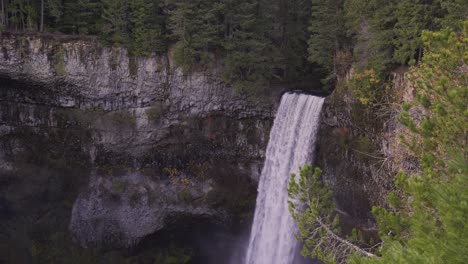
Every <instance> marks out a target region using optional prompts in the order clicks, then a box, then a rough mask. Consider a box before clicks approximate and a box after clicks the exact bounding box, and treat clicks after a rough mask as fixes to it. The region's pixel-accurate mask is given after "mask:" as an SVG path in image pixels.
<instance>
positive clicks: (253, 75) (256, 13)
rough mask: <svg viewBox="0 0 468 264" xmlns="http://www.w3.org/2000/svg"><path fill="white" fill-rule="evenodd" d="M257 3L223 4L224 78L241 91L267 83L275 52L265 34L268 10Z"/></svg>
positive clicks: (245, 0)
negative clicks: (224, 8) (224, 16)
mask: <svg viewBox="0 0 468 264" xmlns="http://www.w3.org/2000/svg"><path fill="white" fill-rule="evenodd" d="M260 4H261V3H260V2H259V1H255V0H252V1H250V0H243V1H241V2H240V3H239V2H235V1H232V0H229V1H227V5H226V8H227V10H226V28H227V30H226V36H225V38H224V42H223V47H224V48H225V49H226V53H227V54H226V60H225V67H226V70H225V79H226V80H227V81H228V82H230V83H232V84H234V86H235V87H236V89H237V90H238V91H241V92H250V93H257V92H259V91H261V90H262V89H263V88H265V87H267V86H268V85H269V83H270V80H271V77H272V70H273V60H274V58H275V57H276V56H277V54H278V53H277V50H276V49H275V47H274V45H273V43H272V41H271V39H269V37H268V33H271V30H273V27H272V25H271V21H272V20H269V17H271V13H270V12H268V10H265V9H262V8H261V5H260ZM268 21H269V22H268Z"/></svg>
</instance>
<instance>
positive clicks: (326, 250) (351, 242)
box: [288, 165, 374, 263]
mask: <svg viewBox="0 0 468 264" xmlns="http://www.w3.org/2000/svg"><path fill="white" fill-rule="evenodd" d="M299 172H300V173H299V179H296V175H295V174H292V175H291V178H290V180H289V186H288V196H289V201H288V205H289V211H290V212H291V215H292V217H293V219H294V220H295V221H296V222H297V224H298V229H299V232H298V234H297V235H296V237H297V239H298V240H299V242H301V243H302V244H303V246H302V251H301V254H302V255H303V256H304V257H308V256H310V257H311V258H318V259H320V260H322V261H324V262H325V263H337V262H339V263H342V262H343V261H344V260H346V258H347V257H348V256H349V255H350V254H353V253H357V254H360V255H363V256H366V257H373V256H374V254H373V253H372V252H370V251H368V250H365V249H363V248H361V247H360V246H359V243H360V242H359V241H358V240H357V235H355V236H354V238H343V237H342V236H341V231H340V227H339V219H338V215H337V214H336V213H335V212H334V210H335V206H334V203H333V201H332V199H331V196H332V193H331V191H330V188H329V187H328V185H327V184H324V183H323V182H322V181H321V179H320V174H321V171H320V169H318V168H315V170H314V173H313V174H312V169H311V166H310V165H305V166H304V167H302V168H299ZM356 242H358V243H356Z"/></svg>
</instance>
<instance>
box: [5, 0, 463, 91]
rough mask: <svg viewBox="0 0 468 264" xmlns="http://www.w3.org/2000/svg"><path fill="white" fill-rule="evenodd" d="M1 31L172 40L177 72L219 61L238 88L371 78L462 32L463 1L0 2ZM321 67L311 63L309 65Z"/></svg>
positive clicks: (140, 42)
mask: <svg viewBox="0 0 468 264" xmlns="http://www.w3.org/2000/svg"><path fill="white" fill-rule="evenodd" d="M0 4H1V10H0V31H4V30H6V31H26V32H36V31H40V32H61V33H65V34H79V35H96V36H99V37H100V38H101V39H102V40H103V42H105V43H107V44H109V45H122V46H124V47H127V48H129V50H130V53H131V54H132V55H134V56H150V55H151V54H162V53H165V52H166V51H167V49H168V47H169V46H170V45H172V44H175V50H174V56H175V59H176V62H177V63H178V64H180V65H181V66H182V67H183V68H184V69H186V70H190V69H195V68H198V69H199V68H203V67H204V66H205V65H206V64H207V63H210V62H213V61H215V60H217V59H219V58H222V61H223V62H224V63H223V64H224V67H223V68H224V77H225V78H224V79H225V80H226V81H227V82H229V83H232V84H233V85H235V86H236V87H237V88H240V89H241V90H255V88H257V89H258V88H265V87H268V86H270V84H272V83H275V82H276V83H277V82H295V83H300V82H301V80H309V81H310V80H311V77H312V79H313V78H317V74H318V75H319V76H321V77H326V78H324V80H323V81H324V82H325V83H326V84H328V87H331V86H330V84H333V82H334V80H335V79H336V76H337V74H338V73H341V72H340V71H342V70H346V69H347V67H349V65H350V63H351V62H352V61H353V58H354V61H358V62H359V63H357V64H356V65H359V67H358V69H357V70H358V71H365V70H369V69H373V70H375V72H376V73H377V74H378V75H381V77H385V73H386V72H387V71H388V70H389V69H391V68H393V67H394V66H395V65H405V64H413V63H415V62H418V61H420V60H421V57H422V55H423V52H422V42H421V39H420V35H421V32H422V31H423V30H426V29H427V30H437V29H441V28H444V27H450V28H453V29H455V30H460V29H461V23H460V21H461V20H462V19H465V18H466V17H467V14H468V7H467V5H466V4H464V1H463V0H424V1H423V0H420V1H412V0H403V1H401V0H391V1H387V0H385V1H384V0H324V1H317V0H311V1H308V0H307V1H304V0H293V1H285V0H275V1H272V2H267V1H265V0H190V1H188V0H168V1H163V0H135V1H127V0H112V1H110V0H1V1H0ZM317 66H319V67H317Z"/></svg>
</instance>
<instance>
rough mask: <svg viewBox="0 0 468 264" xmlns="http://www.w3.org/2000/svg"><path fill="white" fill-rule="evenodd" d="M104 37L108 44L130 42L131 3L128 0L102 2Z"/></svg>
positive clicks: (106, 0) (103, 0)
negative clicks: (129, 19) (129, 17)
mask: <svg viewBox="0 0 468 264" xmlns="http://www.w3.org/2000/svg"><path fill="white" fill-rule="evenodd" d="M102 4H103V12H102V18H103V19H104V21H105V22H104V24H103V30H102V31H103V37H104V39H105V40H106V41H107V42H110V43H120V44H124V43H125V44H126V43H127V42H128V38H129V37H128V34H129V32H128V22H127V20H128V16H129V14H128V13H129V3H128V1H127V0H102Z"/></svg>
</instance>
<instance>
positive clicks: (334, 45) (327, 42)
mask: <svg viewBox="0 0 468 264" xmlns="http://www.w3.org/2000/svg"><path fill="white" fill-rule="evenodd" d="M343 3H344V1H343V0H326V1H321V0H312V15H311V18H310V27H309V30H310V33H311V35H310V38H309V60H310V61H311V62H314V63H317V64H318V65H320V66H322V67H323V68H324V69H326V70H327V71H328V72H331V73H332V74H336V72H335V61H334V60H335V55H336V52H337V51H338V50H339V49H340V44H341V43H343V39H344V38H345V27H344V20H343Z"/></svg>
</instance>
